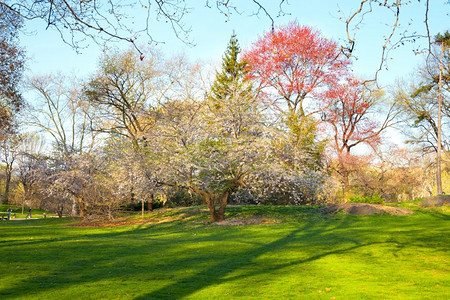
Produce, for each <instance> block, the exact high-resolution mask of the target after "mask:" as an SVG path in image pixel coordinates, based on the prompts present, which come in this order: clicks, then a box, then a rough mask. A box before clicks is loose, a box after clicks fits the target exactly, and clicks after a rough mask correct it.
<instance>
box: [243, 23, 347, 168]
mask: <svg viewBox="0 0 450 300" xmlns="http://www.w3.org/2000/svg"><path fill="white" fill-rule="evenodd" d="M243 59H244V60H245V61H246V62H247V66H248V77H249V79H251V80H253V81H256V82H257V83H258V84H259V87H260V89H261V91H263V92H264V94H265V96H266V97H265V98H267V99H270V100H271V103H270V104H271V105H272V108H274V109H275V110H276V111H278V112H279V113H280V114H281V117H282V119H283V121H284V124H285V126H286V128H287V130H288V132H289V141H288V142H287V144H285V145H283V147H285V148H286V147H287V148H286V149H284V151H285V152H286V151H289V152H291V151H292V150H293V148H295V149H300V150H301V151H300V152H301V153H304V154H307V156H309V157H310V158H312V159H313V160H312V163H310V162H311V160H308V161H309V162H306V161H303V164H304V165H305V164H306V165H308V166H310V167H314V166H315V165H317V164H320V161H321V159H320V157H321V153H322V147H321V146H320V144H317V136H316V131H317V130H316V123H317V121H316V119H315V118H314V117H313V114H314V113H315V112H317V110H316V109H317V108H318V107H319V105H318V103H320V102H322V101H323V100H322V99H323V93H324V91H325V90H326V88H327V87H328V86H329V85H331V84H333V83H334V82H337V81H338V80H339V78H340V77H342V76H343V74H346V73H347V66H348V65H349V61H348V60H347V59H346V58H345V56H343V55H341V54H340V51H339V48H338V45H337V44H336V43H335V42H334V41H332V40H328V39H326V38H324V37H323V36H321V34H320V32H319V31H317V30H315V29H313V28H311V27H308V26H301V25H299V24H298V23H296V22H293V23H289V24H288V25H285V26H281V27H278V28H276V29H274V30H273V31H270V32H267V33H266V34H265V35H263V36H262V37H260V38H259V40H257V41H256V42H255V43H254V44H253V46H252V47H251V49H249V50H247V51H246V52H244V55H243ZM306 100H308V109H306V106H307V105H306V103H305V102H306Z"/></svg>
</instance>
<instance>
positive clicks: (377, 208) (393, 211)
mask: <svg viewBox="0 0 450 300" xmlns="http://www.w3.org/2000/svg"><path fill="white" fill-rule="evenodd" d="M324 210H325V212H327V213H336V212H338V211H345V212H346V213H348V214H351V215H360V216H366V215H373V214H390V215H408V214H412V213H413V211H412V210H410V209H404V208H396V207H390V206H384V205H380V204H368V203H342V204H332V205H329V206H327V207H325V209H324Z"/></svg>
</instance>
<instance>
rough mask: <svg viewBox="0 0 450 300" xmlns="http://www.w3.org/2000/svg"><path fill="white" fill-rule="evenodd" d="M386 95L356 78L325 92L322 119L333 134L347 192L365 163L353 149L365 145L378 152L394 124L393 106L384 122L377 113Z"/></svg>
mask: <svg viewBox="0 0 450 300" xmlns="http://www.w3.org/2000/svg"><path fill="white" fill-rule="evenodd" d="M382 95H383V92H382V91H380V90H376V89H368V88H367V87H365V86H364V84H363V83H362V82H361V81H359V80H357V79H355V78H352V77H346V78H345V79H342V80H341V82H339V83H336V84H333V85H332V86H330V87H329V89H328V90H327V91H326V92H325V97H324V99H325V100H324V103H323V104H324V107H323V110H322V119H323V120H324V121H325V122H326V124H328V127H329V128H330V131H331V133H332V137H331V140H332V144H333V149H334V152H335V155H337V162H338V168H337V171H338V173H339V174H340V175H341V176H342V183H343V185H344V189H346V188H348V186H349V174H350V173H351V172H352V170H355V168H357V167H358V165H359V164H360V162H361V161H360V160H359V159H358V158H357V157H356V156H354V155H353V154H354V153H351V150H352V149H353V148H355V147H356V146H358V145H361V144H365V145H367V146H369V147H371V148H373V149H376V148H377V147H378V146H379V145H380V143H381V142H382V138H381V133H382V131H383V130H385V129H386V128H387V127H388V126H390V125H392V123H393V122H394V118H395V115H396V113H395V109H394V107H393V106H391V107H390V109H389V110H388V111H387V112H385V113H386V115H385V116H384V119H381V118H382V116H381V113H379V112H378V111H377V106H378V105H379V104H381V103H380V101H381V98H382Z"/></svg>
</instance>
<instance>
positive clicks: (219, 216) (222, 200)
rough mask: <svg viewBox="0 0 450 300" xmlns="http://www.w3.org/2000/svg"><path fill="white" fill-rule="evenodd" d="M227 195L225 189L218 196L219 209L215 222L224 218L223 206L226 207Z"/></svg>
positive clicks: (228, 194) (228, 193)
mask: <svg viewBox="0 0 450 300" xmlns="http://www.w3.org/2000/svg"><path fill="white" fill-rule="evenodd" d="M229 196H230V192H229V191H226V192H225V193H223V194H222V196H221V197H220V207H219V211H218V213H217V215H216V222H220V221H223V220H225V208H226V207H227V204H228V197H229Z"/></svg>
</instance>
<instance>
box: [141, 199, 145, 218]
mask: <svg viewBox="0 0 450 300" xmlns="http://www.w3.org/2000/svg"><path fill="white" fill-rule="evenodd" d="M144 213H145V201H144V198H142V200H141V215H142V220H144Z"/></svg>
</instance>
